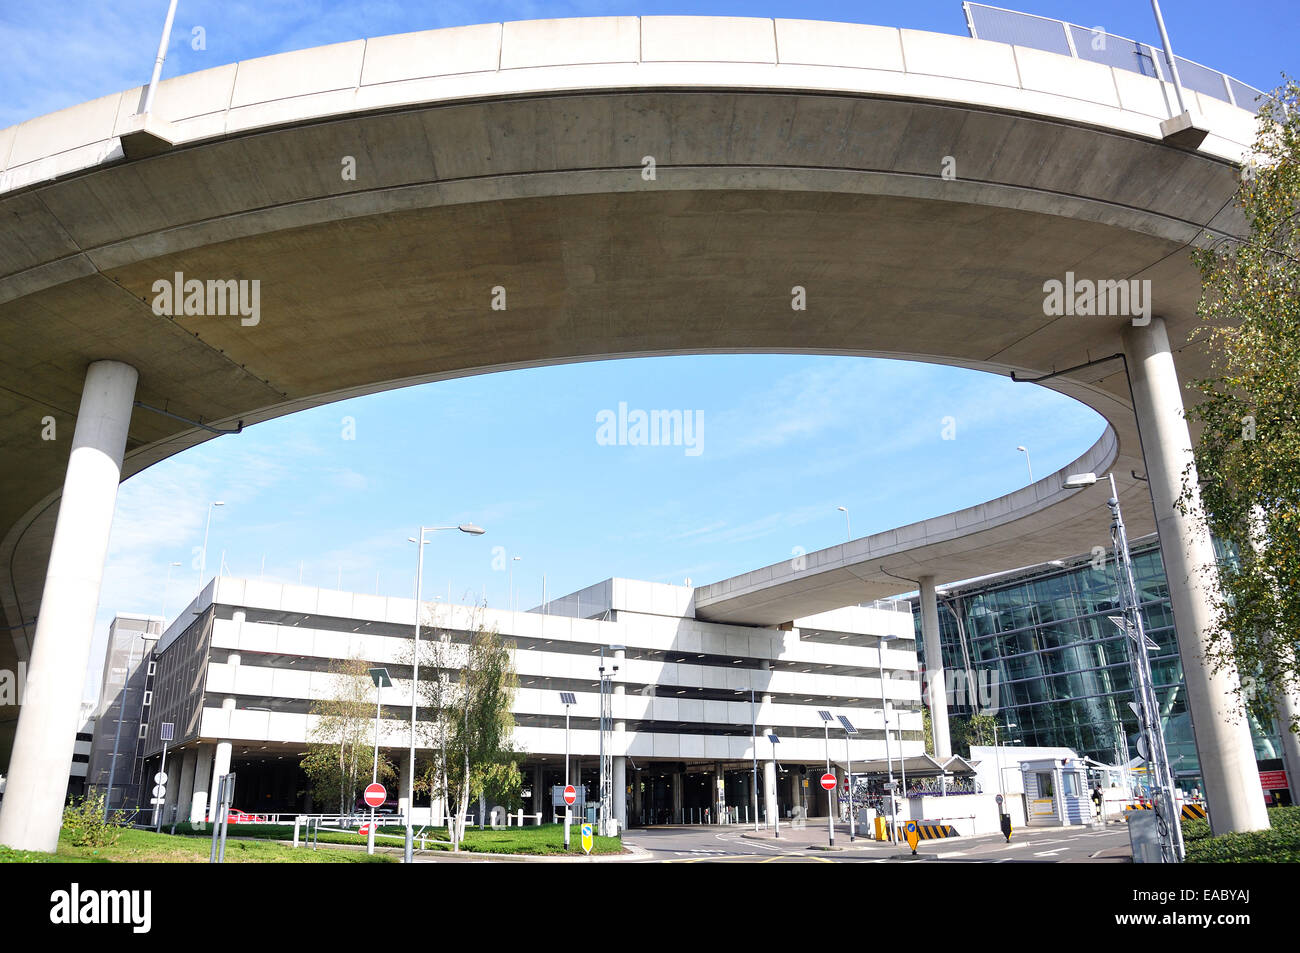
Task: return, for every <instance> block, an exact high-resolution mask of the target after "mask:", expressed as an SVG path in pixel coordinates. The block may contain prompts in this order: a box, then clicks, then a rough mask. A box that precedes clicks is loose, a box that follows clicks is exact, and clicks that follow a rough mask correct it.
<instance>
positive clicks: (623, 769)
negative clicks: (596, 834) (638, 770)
mask: <svg viewBox="0 0 1300 953" xmlns="http://www.w3.org/2000/svg"><path fill="white" fill-rule="evenodd" d="M610 787H611V788H612V791H611V797H612V798H613V800H614V818H615V819H616V820H617V821H618V829H619V832H620V833H621V832H622V831H625V830H627V758H626V757H624V756H623V755H614V777H613V784H611V785H610Z"/></svg>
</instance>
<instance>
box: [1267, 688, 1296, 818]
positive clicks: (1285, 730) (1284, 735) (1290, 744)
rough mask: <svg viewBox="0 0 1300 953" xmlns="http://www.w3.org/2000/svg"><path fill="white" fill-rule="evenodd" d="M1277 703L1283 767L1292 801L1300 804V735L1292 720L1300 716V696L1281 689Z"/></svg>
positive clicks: (1276, 697)
mask: <svg viewBox="0 0 1300 953" xmlns="http://www.w3.org/2000/svg"><path fill="white" fill-rule="evenodd" d="M1273 701H1274V704H1276V705H1277V726H1278V734H1279V736H1280V740H1281V742H1282V767H1283V768H1284V769H1286V783H1287V787H1288V788H1289V789H1290V791H1291V803H1292V804H1300V735H1298V734H1296V733H1295V732H1294V731H1292V730H1291V724H1292V720H1293V719H1295V718H1297V717H1300V697H1297V696H1296V695H1295V694H1294V693H1290V692H1286V691H1280V692H1278V693H1277V694H1276V695H1275V696H1274V699H1273Z"/></svg>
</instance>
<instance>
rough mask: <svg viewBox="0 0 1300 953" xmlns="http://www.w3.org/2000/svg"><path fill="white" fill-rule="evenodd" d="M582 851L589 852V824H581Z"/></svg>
mask: <svg viewBox="0 0 1300 953" xmlns="http://www.w3.org/2000/svg"><path fill="white" fill-rule="evenodd" d="M582 852H583V853H584V854H590V853H591V825H590V824H583V825H582Z"/></svg>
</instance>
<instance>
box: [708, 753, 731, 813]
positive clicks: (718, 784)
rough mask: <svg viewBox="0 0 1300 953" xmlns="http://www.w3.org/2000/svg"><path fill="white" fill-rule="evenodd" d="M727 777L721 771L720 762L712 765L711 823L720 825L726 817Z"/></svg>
mask: <svg viewBox="0 0 1300 953" xmlns="http://www.w3.org/2000/svg"><path fill="white" fill-rule="evenodd" d="M726 784H727V775H726V772H724V771H723V770H722V762H721V761H719V762H716V763H715V764H714V765H713V778H712V786H713V791H712V792H711V793H712V795H713V823H715V824H721V823H722V822H723V821H725V820H726V816H727V787H726Z"/></svg>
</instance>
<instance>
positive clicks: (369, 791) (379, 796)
mask: <svg viewBox="0 0 1300 953" xmlns="http://www.w3.org/2000/svg"><path fill="white" fill-rule="evenodd" d="M352 790H354V791H355V790H356V788H353V789H352ZM365 799H366V805H367V806H368V807H382V806H383V803H384V801H386V800H388V791H387V790H385V788H384V786H383V785H382V784H380V783H378V782H375V783H374V784H368V785H366V793H365ZM253 810H257V808H254V809H253Z"/></svg>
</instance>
